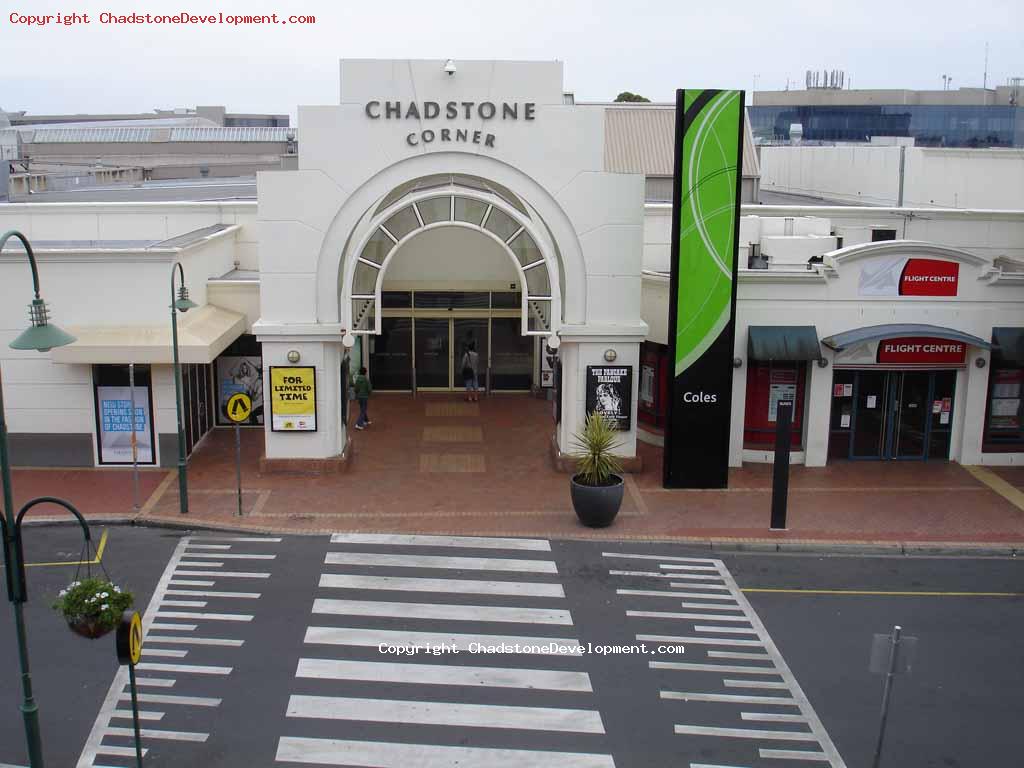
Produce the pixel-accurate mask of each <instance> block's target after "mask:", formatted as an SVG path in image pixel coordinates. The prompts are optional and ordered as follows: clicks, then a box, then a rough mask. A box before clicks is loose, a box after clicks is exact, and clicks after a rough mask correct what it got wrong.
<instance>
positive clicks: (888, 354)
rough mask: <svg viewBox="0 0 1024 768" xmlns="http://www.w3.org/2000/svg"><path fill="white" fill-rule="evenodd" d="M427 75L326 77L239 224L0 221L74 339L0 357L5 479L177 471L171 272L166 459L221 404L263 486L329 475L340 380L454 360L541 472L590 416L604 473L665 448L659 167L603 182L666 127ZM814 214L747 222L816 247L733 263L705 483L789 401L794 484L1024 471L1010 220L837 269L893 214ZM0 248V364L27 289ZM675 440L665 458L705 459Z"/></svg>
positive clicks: (406, 388) (554, 88)
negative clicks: (87, 470)
mask: <svg viewBox="0 0 1024 768" xmlns="http://www.w3.org/2000/svg"><path fill="white" fill-rule="evenodd" d="M451 64H452V67H451V68H449V67H448V66H447V62H445V61H443V60H429V61H419V60H417V61H364V60H360V61H350V60H346V61H342V62H341V66H340V76H341V96H340V100H339V102H338V103H336V104H331V105H327V106H311V107H299V109H298V127H297V131H298V136H299V139H298V141H299V148H300V149H299V152H298V155H297V156H293V157H291V158H288V159H287V160H288V164H287V165H284V166H283V167H282V169H281V170H274V171H265V172H261V173H260V174H259V177H258V200H257V201H237V202H234V201H228V202H216V203H214V202H210V203H198V202H195V203H190V202H168V203H154V202H145V203H142V202H140V203H132V204H120V205H112V204H107V203H91V204H90V203H75V204H60V205H54V204H49V205H48V204H35V203H33V204H13V205H5V206H0V230H7V229H21V230H23V231H25V232H26V234H27V235H28V236H29V237H30V238H31V239H32V241H33V243H34V245H35V248H36V251H37V257H38V261H39V271H40V277H41V281H42V288H43V294H44V295H45V297H46V299H47V301H48V302H50V304H51V305H52V308H53V317H54V320H55V322H57V323H58V324H60V325H61V326H62V327H66V328H67V329H68V330H69V331H70V332H71V333H73V334H74V335H75V336H76V337H77V341H76V342H75V343H74V344H71V345H69V346H66V347H61V348H56V349H54V350H52V351H51V352H46V353H42V354H40V353H38V352H32V353H28V352H13V351H5V352H4V353H3V354H4V356H3V357H2V366H3V375H4V387H5V389H4V394H5V405H6V412H7V416H8V422H9V427H10V431H11V446H12V455H13V458H14V461H15V463H17V464H21V465H28V466H47V465H64V466H100V465H103V466H106V465H118V464H121V465H123V464H126V463H128V462H129V461H130V459H126V456H127V454H126V453H125V445H126V440H125V438H126V434H125V433H126V432H127V433H129V434H130V433H131V430H132V424H135V425H136V427H135V428H136V431H137V433H138V434H137V439H138V440H140V441H142V443H143V444H144V445H143V448H144V449H145V450H144V451H143V453H142V455H141V457H140V463H142V464H144V465H145V464H151V465H157V466H173V464H174V463H175V461H176V456H177V425H176V408H175V387H174V377H173V374H172V371H173V367H172V359H173V358H172V355H171V345H170V342H171V332H170V322H169V320H170V318H169V310H168V300H167V299H168V297H167V290H168V279H169V276H170V274H171V268H172V265H173V264H175V263H176V262H180V263H181V264H182V265H183V267H184V274H185V282H186V284H187V285H188V288H189V290H190V292H191V293H190V296H191V300H192V301H193V302H194V303H195V304H196V305H197V306H196V308H194V309H191V310H189V311H188V312H187V313H185V314H183V315H179V316H178V323H179V329H178V330H179V337H180V344H181V349H180V353H181V354H180V359H181V362H182V363H183V368H182V374H183V376H182V388H183V393H182V400H183V403H184V406H185V407H184V414H183V421H184V424H183V430H184V432H185V436H186V452H188V453H191V452H192V451H194V450H196V449H197V448H198V447H199V446H200V445H202V443H203V440H204V438H205V436H206V435H208V434H210V432H211V431H212V430H214V429H217V428H218V427H223V426H226V425H227V424H228V423H229V421H228V419H227V418H226V414H225V413H224V404H225V403H226V402H227V400H228V399H229V398H230V397H231V396H232V395H233V394H237V393H245V394H247V395H249V396H250V397H251V399H252V401H253V405H254V408H253V411H252V413H251V415H250V417H249V422H248V424H247V425H246V426H247V427H249V428H250V429H253V430H262V433H263V440H264V450H263V456H262V459H261V467H262V469H263V470H265V471H273V470H275V469H279V468H281V469H294V468H296V467H300V465H301V467H304V468H307V469H322V470H330V469H331V468H337V467H340V466H342V465H343V464H344V463H345V462H346V461H347V458H348V456H349V455H350V448H351V440H352V439H353V435H352V434H350V432H349V429H348V423H347V422H348V421H349V420H348V419H347V418H346V417H347V413H346V410H347V408H348V403H347V396H348V387H349V384H350V382H351V380H352V376H353V374H354V373H356V372H357V371H358V369H359V368H360V367H363V366H365V367H366V368H367V369H368V371H369V374H370V378H371V380H372V382H373V385H374V390H375V392H380V393H382V394H381V396H382V397H392V396H394V397H403V396H405V397H410V396H412V395H413V394H419V393H429V394H436V395H438V396H444V394H445V393H453V392H455V391H457V390H459V389H461V385H462V369H463V367H464V365H463V361H464V359H465V352H466V350H468V349H470V348H472V349H473V350H474V351H475V352H476V353H477V356H478V359H479V371H478V375H479V379H480V385H481V387H482V388H484V389H485V390H486V391H487V392H489V393H494V394H495V395H497V396H504V394H505V393H509V394H510V395H515V396H523V395H524V394H525V393H533V394H534V395H541V396H545V397H548V398H549V399H551V400H552V401H553V402H552V405H553V407H552V409H551V410H552V418H551V421H550V423H549V424H548V425H545V429H549V430H550V431H551V441H550V443H551V449H552V452H553V453H554V454H555V456H556V459H558V458H560V457H559V456H558V454H559V453H567V452H570V451H571V450H572V438H573V435H574V434H575V433H577V432H578V431H579V430H580V428H581V427H582V424H583V422H584V419H585V417H586V414H587V413H588V412H589V411H594V410H599V411H601V412H603V413H606V414H608V415H610V416H612V417H613V418H614V421H615V422H616V424H617V425H618V427H619V440H620V447H619V449H618V450H619V452H620V453H621V454H622V455H623V456H624V457H627V458H635V457H637V456H638V445H637V444H638V441H645V442H648V443H658V442H660V441H663V439H664V431H665V428H666V418H665V414H666V408H667V400H668V398H669V397H670V396H671V392H672V389H671V387H670V386H669V385H668V377H669V375H670V372H671V369H672V366H671V365H670V364H669V361H668V357H667V348H666V345H667V322H668V315H669V311H668V309H669V298H668V285H667V283H668V277H667V268H666V265H667V263H668V261H667V253H668V249H669V239H670V238H669V230H670V227H669V226H668V224H667V219H668V218H669V217H668V215H667V209H668V208H670V206H666V205H664V204H662V203H653V202H649V201H648V202H646V203H645V197H648V196H649V195H650V190H651V178H650V177H651V174H652V173H654V174H655V175H656V176H658V178H657V179H655V181H662V182H663V181H664V178H662V177H664V176H665V174H666V171H668V172H670V171H671V155H672V151H671V146H666V147H664V148H663V149H664V152H663V154H664V155H666V156H667V157H668V158H669V160H668V161H666V162H662V161H659V163H660V165H659V164H658V163H653V164H652V166H651V167H652V168H653V169H654V170H653V171H652V170H648V171H646V174H647V178H646V179H645V172H644V171H643V170H642V166H641V165H637V166H635V167H632V168H630V167H629V166H628V164H625V163H624V162H623V161H622V159H621V158H622V156H630V157H631V156H632V154H636V155H637V156H638V157H639V156H641V155H642V154H643V152H646V151H647V150H648V149H650V147H654V146H661V144H665V143H666V141H667V142H668V143H669V144H670V143H671V142H670V139H671V123H666V122H664V121H662V122H659V123H658V124H657V125H658V126H659V127H658V130H657V131H651V132H648V133H644V130H646V129H644V130H640V129H639V128H638V129H637V130H636V131H635V132H634V133H621V132H620V133H615V132H614V131H615V130H620V129H621V127H622V125H633V124H634V122H631V121H642V120H644V119H647V118H646V117H645V116H650V115H654V114H656V113H657V114H658V115H664V114H666V113H667V114H668V116H669V118H671V108H670V107H663V106H658V105H648V106H646V107H644V106H639V107H633V106H623V105H615V106H612V105H607V104H575V103H573V101H572V99H571V98H567V96H566V94H565V93H564V89H563V81H562V65H561V63H559V62H504V61H493V62H492V61H487V62H479V61H458V62H452V63H451ZM617 110H626V111H622V112H621V113H620V112H618V111H617ZM658 110H661V112H658ZM613 114H614V115H617V116H618V117H617V118H616V119H612V115H613ZM619 118H621V120H620V119H619ZM660 119H661V118H660V117H659V120H660ZM636 124H637V125H639V124H640V123H639V122H636ZM666 126H668V133H667V134H666V133H665V132H664V130H663V129H664V128H665V127H666ZM655 139H657V141H660V142H661V144H657V142H656V141H655ZM638 148H643V152H641V151H640V149H638ZM634 150H636V152H634ZM659 151H661V150H659ZM631 153H632V154H631ZM753 154H754V153H753V152H751V155H753ZM743 162H744V163H746V162H747V160H744V161H743ZM654 186H655V187H657V185H654ZM659 199H663V198H659ZM828 210H829V211H830V212H827V213H821V212H814V211H811V212H808V210H807V209H804V210H803V211H802V212H801V211H798V210H796V209H795V208H793V209H790V208H785V209H783V208H781V207H779V208H775V207H772V206H758V205H744V206H743V208H742V211H741V215H742V216H743V218H744V220H746V219H759V220H760V221H761V222H762V224H761V229H765V230H767V229H768V228H769V223H770V222H772V221H776V222H778V221H781V220H782V219H785V220H786V222H790V221H791V220H794V219H795V221H796V225H795V226H796V229H799V228H800V222H801V221H802V220H803V219H807V220H810V219H814V220H815V222H816V223H815V224H814V226H815V227H819V228H822V227H823V230H822V231H823V233H824V234H823V235H822V239H821V240H820V241H818V242H819V243H824V242H827V243H828V244H829V245H828V247H827V248H824V247H823V248H821V250H820V252H823V253H824V255H823V256H819V257H816V258H814V259H810V260H807V259H805V260H804V262H803V263H800V264H794V265H791V266H788V267H787V266H782V267H780V266H778V265H775V264H773V265H771V268H768V269H756V268H750V267H752V266H753V263H754V260H753V259H748V258H747V254H746V253H745V252H743V250H744V249H746V248H748V246H749V245H750V243H747V242H746V240H744V239H743V238H741V243H740V249H741V258H740V267H739V271H738V278H737V284H736V319H735V338H734V347H733V359H732V360H731V361H729V360H728V359H727V358H726V359H725V363H726V366H725V370H724V372H723V377H724V378H723V379H722V380H723V382H724V383H725V390H726V391H728V383H729V381H730V379H729V378H728V376H729V373H730V372H731V375H732V378H731V383H732V397H731V404H730V408H731V411H727V413H729V416H730V418H729V421H728V424H729V436H728V443H729V447H728V458H727V460H728V464H729V465H730V466H740V465H742V464H743V463H744V462H768V461H771V460H772V450H773V446H774V442H775V426H776V423H777V414H778V405H779V403H780V402H783V401H792V402H794V414H793V422H792V427H791V434H790V446H791V449H792V450H793V460H794V461H795V462H801V463H805V464H807V465H809V466H823V465H825V464H827V463H829V462H833V461H840V460H844V461H845V460H851V459H852V460H861V459H864V460H868V459H874V460H889V459H892V460H897V459H898V460H910V459H916V460H929V461H934V460H954V461H960V462H962V463H965V464H981V463H990V464H1013V463H1017V464H1019V463H1024V432H1022V427H1021V424H1022V420H1024V414H1022V402H1024V376H1022V369H1024V346H1022V339H1024V335H1022V330H1021V328H1022V327H1024V320H1022V318H1024V261H1022V259H1024V213H1021V212H1002V213H999V212H996V213H992V212H963V211H961V212H949V211H935V212H930V213H929V215H928V216H924V215H920V216H917V217H916V219H915V222H918V223H916V224H915V226H917V227H918V228H921V227H929V226H931V227H932V229H930V230H921V231H922V232H923V233H924V234H923V235H921V236H919V237H918V238H917V239H914V238H912V237H909V236H908V237H901V238H899V239H896V240H889V241H886V242H870V241H869V242H862V241H857V240H856V239H855V238H854V237H853V236H852V235H851V234H850V232H852V229H851V230H850V231H848V232H847V233H846V240H847V244H846V245H845V246H844V245H843V244H842V243H841V242H839V239H841V238H839V237H836V236H829V232H830V230H832V235H835V234H836V232H840V231H841V230H842V229H843V227H844V226H847V225H849V226H850V227H853V226H854V225H855V226H856V227H860V228H861V229H863V228H864V227H865V226H867V225H866V224H865V222H867V223H868V224H870V223H871V222H872V221H874V220H875V219H876V218H878V219H880V220H886V217H889V219H891V218H893V217H896V216H900V215H902V214H898V213H892V212H891V211H889V212H886V211H885V210H883V209H868V208H855V207H849V208H845V209H842V210H840V209H828ZM825 217H831V224H829V223H828V222H827V221H825V223H824V224H822V221H824V219H825ZM855 219H856V221H854V220H855ZM851 222H852V223H851ZM929 222H931V223H929ZM883 223H884V222H883ZM786 226H787V227H788V226H789V224H788V223H787V224H786ZM743 231H746V230H743V229H742V228H741V232H743ZM779 231H780V233H781V232H782V231H783V227H782V225H781V224H780V225H779ZM787 231H788V230H787ZM901 234H902V233H901ZM997 234H998V238H997ZM787 237H789V235H784V236H782V235H781V234H780V237H779V238H777V239H779V240H784V239H786V238H787ZM794 237H795V235H794ZM999 238H1001V239H999ZM751 242H753V241H751ZM762 242H764V241H762ZM801 242H802V241H801ZM948 242H955V243H956V245H955V246H952V245H948V244H946V243H948ZM854 243H856V244H854ZM801 247H802V246H801ZM11 248H12V247H11V246H9V247H8V249H5V250H4V252H3V255H2V256H0V299H2V301H0V333H2V334H3V336H2V338H0V341H2V346H3V349H4V350H7V344H8V342H9V341H10V340H11V339H13V338H14V336H15V335H16V334H17V332H18V331H17V330H16V329H20V328H23V327H24V325H25V322H24V320H23V307H24V304H25V303H26V302H27V300H28V299H27V298H26V291H28V290H29V289H30V280H29V279H28V277H27V275H28V270H27V266H26V265H25V264H24V263H23V262H24V261H25V258H24V257H25V254H24V252H21V251H16V250H12V249H11ZM83 287H95V291H93V294H91V295H95V296H100V295H102V296H103V298H104V300H103V301H92V300H83V298H82V297H83ZM108 297H109V300H108ZM730 365H731V367H730ZM132 366H134V369H132ZM132 384H134V386H132ZM133 390H134V392H133ZM392 393H393V394H392ZM697 432H698V431H696V430H695V431H694V433H693V434H685V435H684V436H683V439H685V440H687V441H692V442H693V443H694V444H695V445H697V446H699V445H700V443H701V440H702V436H701V435H700V434H699V433H697ZM366 439H369V438H366ZM642 450H645V449H642ZM627 463H628V464H630V466H636V462H633V463H629V462H627ZM655 471H657V470H655Z"/></svg>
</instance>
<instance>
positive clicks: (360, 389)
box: [353, 367, 373, 429]
mask: <svg viewBox="0 0 1024 768" xmlns="http://www.w3.org/2000/svg"><path fill="white" fill-rule="evenodd" d="M353 387H354V388H355V390H356V400H357V401H358V402H359V418H358V419H356V429H365V428H366V427H368V426H369V425H370V424H372V423H373V422H372V421H370V415H369V411H368V408H369V404H370V393H371V392H373V387H372V386H371V385H370V379H369V377H367V375H366V368H365V367H363V368H360V369H359V375H358V376H356V380H355V382H354V383H353Z"/></svg>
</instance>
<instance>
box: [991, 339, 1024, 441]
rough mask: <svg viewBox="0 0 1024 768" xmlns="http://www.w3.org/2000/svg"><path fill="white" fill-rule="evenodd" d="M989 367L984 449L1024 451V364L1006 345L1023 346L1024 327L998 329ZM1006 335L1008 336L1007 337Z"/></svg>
mask: <svg viewBox="0 0 1024 768" xmlns="http://www.w3.org/2000/svg"><path fill="white" fill-rule="evenodd" d="M995 330H996V332H998V334H999V335H998V336H997V335H995V334H994V335H993V341H994V342H995V345H996V346H995V349H993V351H992V362H991V366H990V368H989V371H990V372H989V377H988V382H989V389H988V404H987V407H986V409H985V435H984V440H983V441H982V450H983V451H985V452H988V453H1001V452H1011V451H1014V452H1015V451H1021V450H1024V367H1022V366H1021V362H1020V358H1019V356H1017V355H1014V354H1011V353H1010V350H1005V351H1004V350H1003V349H1002V345H1007V346H1009V345H1013V344H1016V345H1019V344H1020V343H1021V340H1022V338H1024V329H1018V328H997V329H995ZM1004 335H1005V337H1004Z"/></svg>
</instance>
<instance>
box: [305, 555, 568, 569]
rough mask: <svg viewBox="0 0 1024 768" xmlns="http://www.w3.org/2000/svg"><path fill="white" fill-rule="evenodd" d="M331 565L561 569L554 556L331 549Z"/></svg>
mask: <svg viewBox="0 0 1024 768" xmlns="http://www.w3.org/2000/svg"><path fill="white" fill-rule="evenodd" d="M324 562H325V563H326V564H327V565H377V566H394V567H398V568H443V569H458V570H467V571H523V572H526V573H558V568H557V566H556V565H555V564H554V562H552V561H551V560H520V559H516V558H498V557H445V556H443V555H382V554H377V553H375V552H328V553H327V556H326V558H325V559H324Z"/></svg>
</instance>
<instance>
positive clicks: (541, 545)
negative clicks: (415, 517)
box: [331, 533, 551, 552]
mask: <svg viewBox="0 0 1024 768" xmlns="http://www.w3.org/2000/svg"><path fill="white" fill-rule="evenodd" d="M331 544H395V545H404V546H411V547H472V548H473V549H527V550H532V551H535V552H550V551H551V543H550V542H548V541H546V540H545V539H501V538H494V537H490V536H420V535H409V534H402V533H335V534H333V535H332V536H331Z"/></svg>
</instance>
